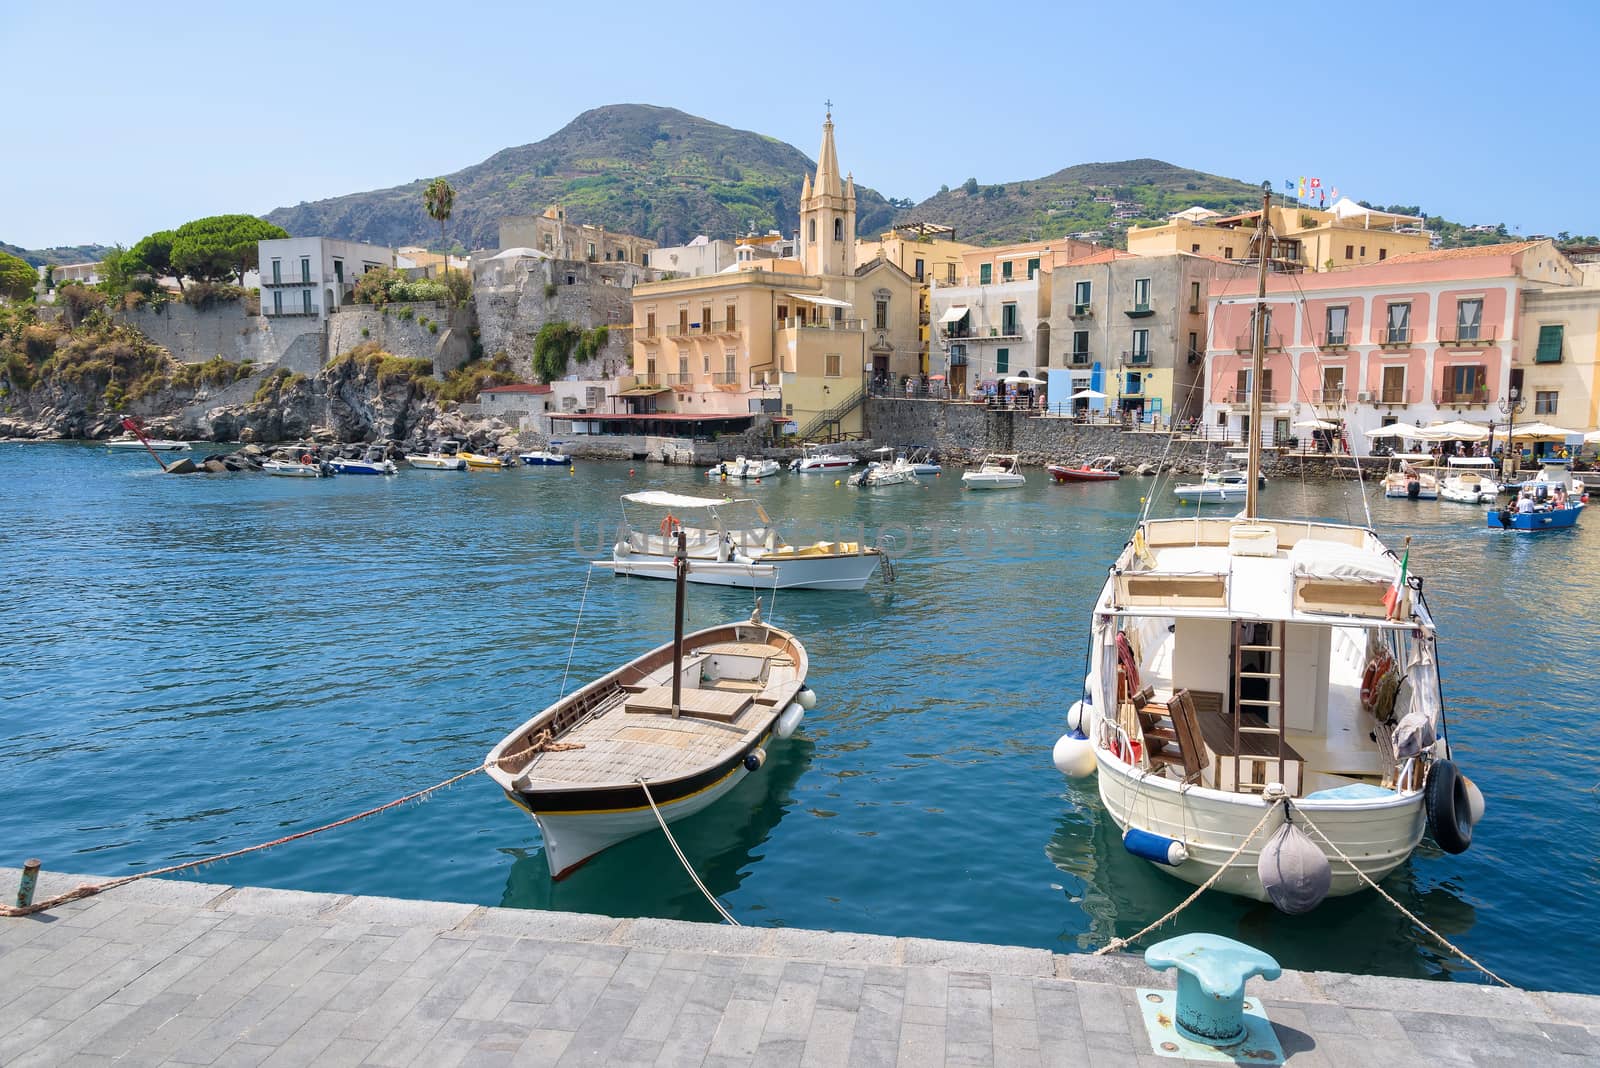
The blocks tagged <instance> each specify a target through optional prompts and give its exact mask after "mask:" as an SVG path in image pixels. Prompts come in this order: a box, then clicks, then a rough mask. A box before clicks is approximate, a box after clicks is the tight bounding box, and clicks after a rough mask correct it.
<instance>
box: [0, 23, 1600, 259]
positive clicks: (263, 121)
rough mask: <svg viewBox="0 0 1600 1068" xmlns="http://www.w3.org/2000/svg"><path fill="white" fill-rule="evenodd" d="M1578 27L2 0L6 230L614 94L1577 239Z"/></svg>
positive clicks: (988, 162)
mask: <svg viewBox="0 0 1600 1068" xmlns="http://www.w3.org/2000/svg"><path fill="white" fill-rule="evenodd" d="M267 12H270V15H264V14H263V13H267ZM1263 12H1267V13H1268V15H1267V17H1266V18H1263V17H1262V13H1263ZM1597 40H1600V5H1594V4H1578V3H1570V4H1557V3H1542V2H1538V0H1535V2H1533V3H1522V4H1515V5H1512V4H1503V3H1498V4H1487V3H1477V2H1462V3H1449V4H1445V3H1427V4H1415V5H1411V4H1395V3H1384V4H1369V3H1360V2H1351V3H1342V4H1322V5H1312V4H1301V5H1282V6H1268V5H1261V4H1250V5H1245V4H1229V3H1214V4H1209V5H1198V4H1192V3H1189V4H1180V3H1165V2H1160V0H1149V2H1146V3H1143V4H1103V3H1102V4H1093V5H1090V4H1080V3H1068V2H1059V0H1057V2H1051V0H1043V2H1034V0H1013V2H1012V3H1008V4H997V5H987V4H978V3H970V2H969V3H964V4H947V3H939V2H932V3H915V4H913V3H894V4H872V3H856V4H827V3H804V4H799V5H765V4H755V3H748V2H743V3H721V2H711V3H701V4H692V5H691V4H664V3H659V2H657V3H633V2H631V0H611V2H606V3H560V4H551V3H545V2H533V3H524V4H504V5H499V4H473V3H470V2H465V0H464V2H460V3H456V4H438V3H434V4H422V3H411V2H406V0H391V2H384V3H375V2H371V0H368V2H356V3H347V4H306V5H294V4H267V5H254V4H250V5H246V4H238V5H235V4H217V3H210V4H204V5H199V4H195V5H188V4H183V3H170V4H157V5H137V6H136V5H129V4H126V3H115V4H102V3H97V2H93V0H90V2H84V3H77V4H49V5H46V4H42V3H29V2H21V3H19V2H15V0H0V55H3V56H4V57H5V63H4V68H5V71H6V82H7V84H8V85H9V86H10V87H11V93H10V104H9V105H8V108H7V111H6V114H5V116H4V118H3V119H0V134H3V138H0V144H4V145H5V148H6V152H5V157H6V161H5V165H4V166H0V239H4V240H6V241H10V242H13V243H16V244H21V245H25V246H27V247H30V248H37V247H41V246H44V245H54V244H77V243H81V242H91V241H98V242H114V241H121V242H124V243H131V242H133V241H135V240H137V239H138V238H139V237H141V236H142V235H144V234H145V233H148V232H150V231H151V230H155V229H160V228H163V227H169V226H174V225H177V224H178V223H181V222H183V221H185V220H187V219H190V218H194V217H196V216H200V215H208V214H215V213H218V212H225V211H250V212H257V213H264V212H266V211H269V210H271V209H272V208H274V207H278V206H281V205H285V204H293V203H296V202H298V201H302V200H315V199H318V198H321V197H326V196H333V195H337V194H341V193H350V192H357V191H361V190H367V189H376V188H381V187H384V186H389V185H394V184H397V183H400V182H405V181H409V180H411V179H414V178H424V177H432V176H434V175H437V174H445V173H449V172H450V171H453V170H456V169H458V168H460V167H463V166H466V165H468V164H472V163H476V162H478V161H479V160H481V159H483V158H485V157H486V156H488V155H490V154H491V153H493V152H495V151H496V150H498V149H501V148H505V147H508V146H512V145H519V144H525V143H528V142H531V141H537V140H539V139H541V138H543V137H545V136H547V135H549V134H550V133H552V132H554V131H555V130H557V129H559V128H560V127H561V126H563V125H565V124H566V123H567V122H568V121H569V120H571V119H572V118H573V117H574V116H576V115H577V114H578V113H580V112H582V111H583V110H585V109H587V108H591V107H596V106H599V105H602V104H610V103H621V102H636V103H651V104H661V105H666V106H671V107H677V108H681V109H683V110H685V111H688V112H692V113H694V114H697V115H702V116H705V117H706V118H709V119H712V120H715V121H717V122H721V123H725V124H727V125H730V126H736V127H741V128H745V129H752V130H757V131H759V132H762V133H765V134H770V135H772V136H774V137H778V138H781V139H783V140H786V141H789V142H790V143H792V144H794V145H796V146H798V147H799V148H800V149H801V150H803V151H804V152H806V153H807V154H808V155H815V153H816V150H817V142H818V138H819V124H820V121H821V118H822V110H823V107H822V104H823V101H824V100H825V99H828V98H831V99H832V100H833V101H834V114H835V120H836V122H837V124H838V143H839V153H840V158H841V162H842V164H843V166H845V167H846V168H848V169H850V170H853V171H854V172H855V175H856V178H857V180H858V181H860V182H862V183H863V184H866V185H869V186H872V187H874V188H876V189H878V190H879V191H881V192H882V193H884V194H885V195H886V196H895V197H911V198H913V199H917V200H920V199H922V198H923V197H926V196H928V195H930V194H932V193H934V192H936V191H937V190H938V188H939V186H940V185H941V184H943V183H948V184H950V185H952V186H954V185H957V184H959V183H960V182H962V181H963V180H965V179H966V178H967V177H968V176H973V177H976V178H977V179H978V180H979V181H980V182H984V183H992V182H1004V181H1017V180H1023V179H1031V178H1037V177H1040V176H1043V175H1045V174H1049V173H1051V172H1053V171H1055V170H1058V169H1059V168H1061V167H1064V166H1067V165H1070V164H1073V163H1083V162H1090V161H1100V160H1120V159H1130V158H1137V157H1144V156H1149V157H1155V158H1158V159H1164V160H1168V161H1170V162H1173V163H1177V164H1180V165H1183V166H1189V167H1195V168H1198V169H1200V170H1205V171H1212V172H1215V173H1217V174H1223V175H1228V176H1231V177H1236V178H1242V179H1245V180H1247V181H1252V182H1255V181H1260V180H1261V179H1263V178H1269V179H1272V180H1273V181H1274V182H1276V183H1280V184H1281V182H1282V180H1283V179H1284V178H1285V177H1289V176H1294V177H1298V176H1300V175H1317V176H1319V177H1321V178H1322V180H1323V183H1324V184H1325V185H1329V186H1337V187H1338V188H1339V190H1340V191H1341V192H1342V193H1344V194H1346V195H1349V196H1352V197H1356V198H1364V199H1368V200H1372V201H1375V202H1380V203H1408V204H1412V203H1414V204H1420V205H1421V206H1422V207H1423V208H1424V209H1426V210H1427V211H1429V212H1431V213H1443V214H1444V215H1446V216H1447V217H1450V218H1454V219H1458V220H1460V221H1464V222H1489V223H1495V222H1504V223H1506V224H1507V225H1510V226H1512V227H1514V228H1520V229H1521V230H1522V231H1524V232H1543V233H1552V234H1553V233H1555V232H1557V231H1559V230H1570V231H1572V232H1574V233H1596V232H1600V206H1597V204H1596V201H1595V200H1594V199H1591V198H1592V197H1593V195H1594V193H1595V192H1596V179H1595V172H1596V164H1597V162H1600V160H1597V157H1600V141H1597V139H1596V137H1595V136H1594V130H1595V122H1596V120H1595V106H1596V95H1595V91H1594V84H1593V80H1592V79H1593V73H1592V70H1591V69H1590V63H1591V61H1592V54H1593V50H1594V46H1595V42H1596V41H1597ZM1263 68H1264V69H1265V71H1266V73H1265V74H1258V73H1256V72H1257V71H1259V70H1261V69H1263ZM18 87H26V89H25V90H22V91H20V92H19V89H18Z"/></svg>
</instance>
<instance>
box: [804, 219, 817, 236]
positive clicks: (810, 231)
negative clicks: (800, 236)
mask: <svg viewBox="0 0 1600 1068" xmlns="http://www.w3.org/2000/svg"><path fill="white" fill-rule="evenodd" d="M816 239H817V220H815V219H812V220H811V224H810V225H809V226H808V227H806V240H807V241H816Z"/></svg>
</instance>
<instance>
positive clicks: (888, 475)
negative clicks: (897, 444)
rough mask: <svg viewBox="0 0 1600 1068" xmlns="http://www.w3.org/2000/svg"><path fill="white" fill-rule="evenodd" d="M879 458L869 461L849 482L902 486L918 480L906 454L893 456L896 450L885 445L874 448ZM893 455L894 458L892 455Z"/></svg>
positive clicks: (869, 485)
mask: <svg viewBox="0 0 1600 1068" xmlns="http://www.w3.org/2000/svg"><path fill="white" fill-rule="evenodd" d="M874 451H875V452H877V454H878V459H876V460H872V461H870V462H868V464H867V466H866V467H865V468H864V469H862V470H860V471H857V472H856V473H855V474H853V475H851V476H850V478H849V483H850V485H852V486H867V487H869V488H870V487H873V486H901V485H905V484H906V483H908V482H913V483H914V482H916V481H917V473H916V470H915V468H913V467H912V464H911V461H910V460H907V459H906V458H905V457H904V456H893V454H894V450H893V449H892V448H889V447H888V446H885V447H883V448H881V449H876V450H874ZM892 456H893V459H891V457H892Z"/></svg>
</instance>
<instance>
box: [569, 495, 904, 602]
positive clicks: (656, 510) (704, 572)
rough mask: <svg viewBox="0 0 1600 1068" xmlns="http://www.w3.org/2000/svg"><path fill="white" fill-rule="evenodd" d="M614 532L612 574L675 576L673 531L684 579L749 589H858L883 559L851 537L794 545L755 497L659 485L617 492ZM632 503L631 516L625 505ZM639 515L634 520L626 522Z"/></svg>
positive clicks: (609, 562) (604, 563)
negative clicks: (692, 493) (687, 563)
mask: <svg viewBox="0 0 1600 1068" xmlns="http://www.w3.org/2000/svg"><path fill="white" fill-rule="evenodd" d="M622 501H623V515H622V518H623V525H622V537H621V540H619V541H618V542H617V543H616V544H615V545H614V546H613V547H612V550H611V559H610V560H604V561H600V562H599V564H600V566H604V567H609V568H610V569H611V571H612V574H615V575H632V576H636V577H638V578H657V579H671V578H674V577H675V576H676V567H675V564H674V562H673V557H674V554H675V552H676V549H675V545H676V536H677V533H678V532H679V531H680V530H681V531H683V532H684V533H685V534H686V535H687V536H688V552H689V557H690V559H691V560H693V561H694V565H695V566H694V567H693V569H691V571H690V572H689V581H690V582H695V583H701V584H704V585H712V586H743V587H748V588H752V589H784V590H789V589H802V590H859V589H861V588H862V587H863V586H865V585H866V584H867V580H868V579H870V578H871V577H872V574H873V572H874V571H876V570H877V569H878V564H879V563H880V562H881V561H882V560H883V552H882V551H881V550H879V549H876V548H873V547H871V546H867V545H864V544H861V543H859V542H833V541H819V542H816V543H814V544H812V545H806V546H794V545H790V544H788V543H787V542H785V541H784V540H783V538H782V536H780V535H779V534H778V531H777V529H776V527H775V526H774V525H773V522H772V519H771V518H770V517H769V516H768V515H767V513H766V511H765V509H763V508H762V507H761V504H760V502H758V501H754V500H749V499H746V500H726V499H721V498H716V497H689V496H685V495H683V494H678V493H666V492H663V491H660V490H646V491H644V492H641V493H629V494H624V495H623V498H622ZM630 504H631V505H636V506H639V507H638V508H637V509H636V510H635V512H636V514H635V515H630V514H629V512H628V506H629V505H630ZM638 513H642V514H643V515H644V516H645V517H647V518H644V519H642V520H641V526H640V527H638V528H635V527H634V526H633V522H634V520H635V519H637V518H639V514H638Z"/></svg>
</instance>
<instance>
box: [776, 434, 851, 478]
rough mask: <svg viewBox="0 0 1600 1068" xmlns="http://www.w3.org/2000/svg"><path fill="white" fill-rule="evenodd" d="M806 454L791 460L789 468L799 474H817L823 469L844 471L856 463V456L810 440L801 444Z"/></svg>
mask: <svg viewBox="0 0 1600 1068" xmlns="http://www.w3.org/2000/svg"><path fill="white" fill-rule="evenodd" d="M801 448H802V449H804V450H805V451H804V454H803V455H802V456H801V457H800V458H799V459H798V460H790V461H789V470H791V471H795V472H798V473H799V474H802V475H805V474H816V473H820V472H823V471H843V470H845V469H846V468H850V467H854V466H855V465H856V458H855V457H854V456H844V455H842V454H840V453H835V452H829V451H828V450H827V448H826V447H825V446H822V445H818V444H816V443H815V442H811V441H808V442H806V443H805V444H804V445H802V446H801Z"/></svg>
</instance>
